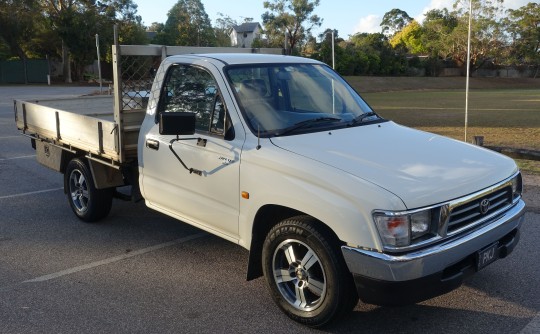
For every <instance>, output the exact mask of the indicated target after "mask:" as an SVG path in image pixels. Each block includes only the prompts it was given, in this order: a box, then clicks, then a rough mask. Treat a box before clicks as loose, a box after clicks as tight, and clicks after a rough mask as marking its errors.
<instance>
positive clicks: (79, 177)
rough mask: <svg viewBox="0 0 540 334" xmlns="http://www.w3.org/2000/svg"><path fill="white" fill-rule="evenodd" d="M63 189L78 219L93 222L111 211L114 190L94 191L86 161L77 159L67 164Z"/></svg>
mask: <svg viewBox="0 0 540 334" xmlns="http://www.w3.org/2000/svg"><path fill="white" fill-rule="evenodd" d="M64 187H65V191H66V194H67V199H68V202H69V205H70V206H71V209H72V210H73V212H74V213H75V215H76V216H77V217H79V219H81V220H83V221H85V222H95V221H98V220H100V219H103V218H105V217H106V216H107V215H108V214H109V212H110V211H111V206H112V199H113V190H114V189H112V188H109V189H96V187H95V186H94V181H93V179H92V174H91V172H90V168H89V166H88V164H87V163H86V161H84V160H81V159H78V158H77V159H73V160H71V161H70V162H69V164H68V165H67V168H66V173H65V174H64Z"/></svg>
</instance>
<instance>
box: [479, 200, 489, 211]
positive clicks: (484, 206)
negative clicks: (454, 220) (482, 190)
mask: <svg viewBox="0 0 540 334" xmlns="http://www.w3.org/2000/svg"><path fill="white" fill-rule="evenodd" d="M490 205H491V203H490V202H489V199H487V198H484V199H483V200H482V202H480V213H481V214H483V215H485V214H486V213H487V212H488V211H489V206H490Z"/></svg>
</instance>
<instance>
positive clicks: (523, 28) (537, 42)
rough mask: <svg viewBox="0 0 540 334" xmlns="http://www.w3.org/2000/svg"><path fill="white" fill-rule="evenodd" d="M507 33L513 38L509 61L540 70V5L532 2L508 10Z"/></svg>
mask: <svg viewBox="0 0 540 334" xmlns="http://www.w3.org/2000/svg"><path fill="white" fill-rule="evenodd" d="M506 25H507V31H508V33H509V34H510V36H511V39H512V40H511V47H510V55H509V61H510V62H512V63H518V64H526V65H533V66H536V68H537V70H536V75H535V77H536V76H537V75H538V69H539V68H540V4H538V3H534V2H530V3H529V4H527V5H525V6H523V7H521V8H519V9H516V10H508V19H507V21H506Z"/></svg>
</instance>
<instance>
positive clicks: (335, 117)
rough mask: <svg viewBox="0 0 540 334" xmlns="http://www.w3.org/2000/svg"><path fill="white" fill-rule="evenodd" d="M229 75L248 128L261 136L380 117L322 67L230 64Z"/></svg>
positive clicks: (304, 130)
mask: <svg viewBox="0 0 540 334" xmlns="http://www.w3.org/2000/svg"><path fill="white" fill-rule="evenodd" d="M227 76H228V78H229V81H230V82H231V83H232V85H233V86H234V90H235V92H236V96H237V98H238V101H239V104H240V106H241V108H242V111H243V114H244V117H245V118H246V120H247V122H248V124H249V126H250V127H251V129H252V130H253V131H254V132H258V133H259V134H261V135H263V136H277V135H286V134H295V133H298V132H300V131H301V132H306V131H322V130H325V129H326V128H328V127H330V128H336V127H345V126H350V125H351V124H354V123H355V122H356V121H357V120H358V119H359V117H360V118H363V117H362V116H363V115H370V117H372V118H370V119H371V120H373V118H377V119H379V118H378V117H377V116H376V115H374V114H373V111H372V110H371V108H370V107H369V106H368V105H367V104H366V103H365V102H364V101H363V100H362V98H361V97H360V96H359V95H358V94H357V93H356V92H355V91H354V90H353V89H352V88H351V87H350V86H349V85H348V84H347V83H346V82H344V80H343V79H342V78H341V77H340V76H338V75H337V74H336V73H335V72H334V71H333V70H331V69H330V68H328V67H327V66H324V65H318V64H272V65H261V64H257V65H249V66H245V65H243V66H240V67H230V68H229V69H228V70H227Z"/></svg>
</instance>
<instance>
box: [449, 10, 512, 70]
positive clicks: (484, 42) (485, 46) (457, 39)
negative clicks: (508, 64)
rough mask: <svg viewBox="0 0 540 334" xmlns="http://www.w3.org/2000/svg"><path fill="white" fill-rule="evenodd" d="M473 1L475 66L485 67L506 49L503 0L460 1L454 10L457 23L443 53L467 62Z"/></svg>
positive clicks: (472, 51) (472, 52) (473, 51)
mask: <svg viewBox="0 0 540 334" xmlns="http://www.w3.org/2000/svg"><path fill="white" fill-rule="evenodd" d="M469 1H472V5H473V6H472V7H473V13H472V15H473V16H472V19H473V21H472V28H471V29H472V35H471V68H472V71H474V70H476V69H478V68H479V67H481V66H482V65H483V64H484V63H485V62H486V61H487V60H494V61H495V62H497V60H498V59H499V58H500V56H501V51H502V50H503V49H504V39H505V37H504V32H503V30H502V24H501V21H500V20H499V19H498V18H500V17H501V16H502V3H503V0H456V2H455V3H454V9H455V13H456V17H457V20H458V24H457V26H456V27H455V28H454V29H453V30H452V32H451V33H450V34H449V35H448V40H447V41H446V43H444V44H443V45H442V46H443V48H442V50H443V52H445V53H446V54H447V55H448V56H449V57H452V59H453V60H454V61H455V62H456V63H457V64H458V66H465V65H466V63H467V33H468V22H469Z"/></svg>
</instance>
